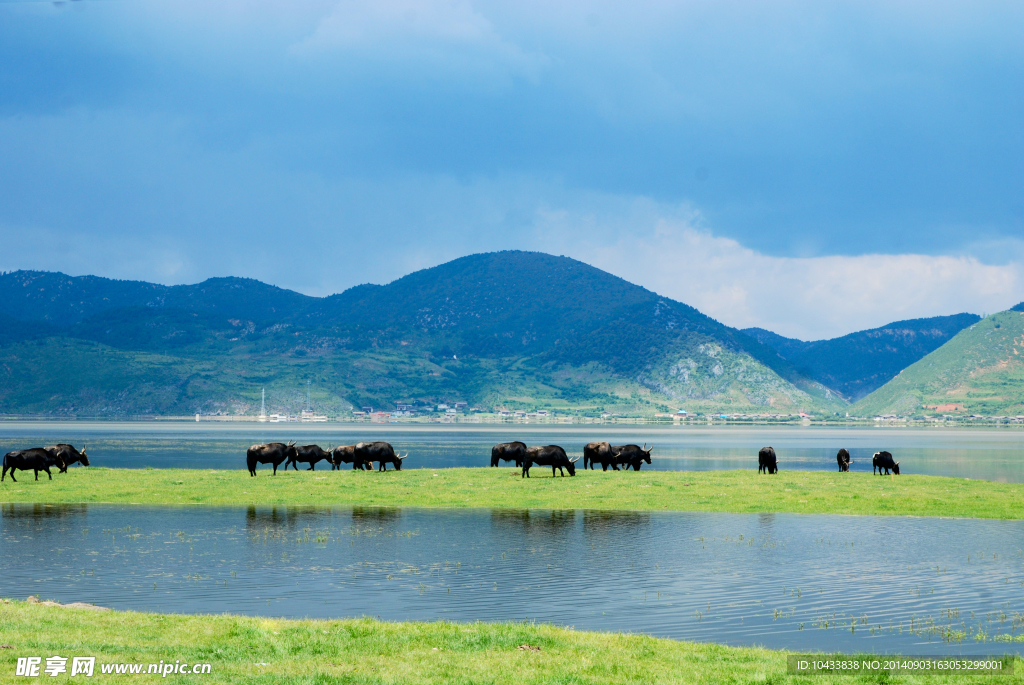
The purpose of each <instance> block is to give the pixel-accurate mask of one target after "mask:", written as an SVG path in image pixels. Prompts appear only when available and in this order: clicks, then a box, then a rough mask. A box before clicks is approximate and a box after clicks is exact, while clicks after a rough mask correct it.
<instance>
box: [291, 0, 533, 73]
mask: <svg viewBox="0 0 1024 685" xmlns="http://www.w3.org/2000/svg"><path fill="white" fill-rule="evenodd" d="M337 51H348V52H355V53H358V54H362V55H373V56H375V57H377V58H378V59H381V60H384V61H395V62H401V63H404V64H405V65H406V68H408V67H409V66H411V65H415V66H417V67H419V66H421V65H424V64H426V65H428V66H429V65H435V66H443V67H444V68H446V69H452V68H454V69H455V70H456V71H465V70H469V71H474V72H475V71H487V70H488V68H489V67H494V66H501V67H504V68H511V69H512V70H513V71H516V72H519V73H523V74H525V75H528V76H530V77H536V75H537V74H538V72H539V70H540V69H542V68H543V67H544V66H545V64H546V63H547V60H546V58H545V57H544V56H543V55H541V54H539V53H535V52H527V51H525V50H523V49H521V48H520V47H519V46H518V45H517V44H516V43H515V42H513V41H511V40H509V39H508V38H506V37H504V36H502V35H501V34H500V33H499V31H498V30H497V28H496V27H495V25H494V24H493V23H492V22H491V21H490V20H489V19H488V18H487V17H485V16H484V15H483V14H482V13H480V12H478V11H477V10H476V9H475V8H474V7H473V5H472V4H471V3H470V2H468V1H467V0H386V1H382V2H355V1H353V0H342V1H341V2H339V3H338V4H337V5H336V6H335V7H334V10H333V11H332V12H331V13H330V14H329V15H328V16H326V17H325V18H323V19H322V20H321V21H320V22H319V24H318V25H317V27H316V29H315V30H314V31H313V32H312V33H311V34H310V35H309V36H307V37H306V38H304V39H303V40H301V41H299V42H297V43H296V44H295V45H293V46H292V48H291V52H292V53H293V54H296V55H299V56H303V57H315V56H317V55H323V54H330V53H334V52H337Z"/></svg>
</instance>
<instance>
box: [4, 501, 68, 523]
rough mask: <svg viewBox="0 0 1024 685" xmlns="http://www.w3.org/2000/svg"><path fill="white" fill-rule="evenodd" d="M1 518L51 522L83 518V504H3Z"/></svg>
mask: <svg viewBox="0 0 1024 685" xmlns="http://www.w3.org/2000/svg"><path fill="white" fill-rule="evenodd" d="M0 506H2V511H3V517H4V518H9V519H32V520H36V521H52V520H55V519H64V518H69V517H76V516H85V514H86V513H87V512H88V505H85V504H10V503H7V504H3V505H0Z"/></svg>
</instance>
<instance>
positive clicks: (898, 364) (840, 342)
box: [743, 314, 981, 401]
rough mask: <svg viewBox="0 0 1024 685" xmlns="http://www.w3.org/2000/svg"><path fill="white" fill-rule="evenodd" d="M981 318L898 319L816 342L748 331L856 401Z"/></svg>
mask: <svg viewBox="0 0 1024 685" xmlns="http://www.w3.org/2000/svg"><path fill="white" fill-rule="evenodd" d="M980 320H981V317H980V316H978V315H977V314H955V315H953V316H936V317H932V318H929V319H910V320H908V321H894V322H893V323H890V324H887V325H885V326H882V327H880V328H872V329H870V330H865V331H857V332H855V333H850V334H849V335H844V336H842V337H839V338H833V339H831V340H816V341H813V342H804V341H802V340H794V339H793V338H784V337H782V336H781V335H777V334H775V333H772V332H771V331H766V330H764V329H761V328H749V329H746V330H744V331H743V332H744V333H747V334H748V335H750V336H752V337H754V338H757V339H758V340H760V341H761V342H763V343H765V344H766V345H768V346H770V347H771V348H773V349H774V350H776V351H777V352H778V353H779V354H780V355H782V356H783V357H784V358H785V359H787V360H789V361H790V362H792V363H793V366H794V367H796V368H797V369H798V370H799V371H800V372H802V373H803V374H804V375H806V376H808V377H810V378H813V379H815V380H817V381H818V382H819V383H822V384H823V385H826V386H828V387H830V388H832V389H833V390H837V391H839V392H840V393H842V394H843V396H844V397H846V398H847V399H849V400H851V401H857V400H859V399H861V398H863V397H865V396H866V395H868V394H869V393H871V392H873V391H874V390H876V389H878V388H880V387H881V386H882V385H884V384H885V383H887V382H889V381H890V380H892V379H893V378H895V377H896V374H898V373H899V372H900V371H902V370H903V369H905V368H907V367H908V366H910V365H911V364H913V363H914V362H916V361H917V360H918V359H921V358H922V357H924V356H925V355H926V354H928V353H930V352H932V351H933V350H936V349H938V348H939V347H940V346H941V345H943V344H944V343H945V342H946V341H947V340H950V339H951V338H952V337H953V336H954V335H956V334H957V333H959V332H960V331H962V330H963V329H965V328H967V327H968V326H970V325H972V324H975V323H977V322H978V321H980Z"/></svg>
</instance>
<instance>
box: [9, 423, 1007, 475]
mask: <svg viewBox="0 0 1024 685" xmlns="http://www.w3.org/2000/svg"><path fill="white" fill-rule="evenodd" d="M288 440H295V441H296V442H297V443H298V444H300V445H302V444H311V443H316V444H320V445H321V446H323V447H328V446H330V445H341V444H351V443H354V442H359V441H361V440H387V441H389V442H391V443H392V444H393V445H394V446H395V449H397V450H400V451H401V452H402V453H403V454H404V453H405V452H409V454H410V457H409V459H408V460H407V461H406V468H442V467H446V466H485V465H487V464H488V463H489V460H490V449H491V446H492V445H494V444H495V443H497V442H506V441H510V440H522V441H523V442H526V443H528V444H534V445H536V444H560V445H562V446H563V447H565V448H566V451H567V452H568V453H569V454H570V456H581V455H582V451H583V445H585V444H586V443H588V442H590V441H592V440H608V441H609V442H612V443H613V444H625V443H636V444H638V445H642V444H644V443H645V442H646V443H647V444H648V445H650V444H653V445H654V453H653V458H654V463H653V465H652V466H651V467H647V466H646V465H645V466H644V468H655V469H665V470H694V471H704V470H715V469H756V468H757V450H758V449H759V448H760V447H762V446H764V445H772V446H773V447H774V448H775V451H776V453H777V454H778V457H779V466H780V468H782V469H784V470H832V469H836V458H835V457H836V452H837V451H838V450H839V448H840V447H845V448H847V449H848V450H850V454H851V456H852V457H853V464H852V465H851V470H852V471H860V472H870V471H871V455H872V454H873V453H874V452H877V451H879V450H883V449H884V450H888V451H890V452H892V453H893V455H894V456H895V458H896V459H897V460H899V461H900V462H901V464H900V468H901V469H902V470H903V472H904V473H923V474H930V475H938V476H955V477H959V478H976V479H983V480H995V481H1008V482H1016V483H1022V482H1024V430H1022V429H1021V428H1017V427H1002V428H994V427H992V428H980V429H965V428H952V427H928V428H904V427H895V426H893V427H859V426H858V427H834V426H735V427H733V426H724V427H723V426H710V427H709V426H706V425H700V426H697V425H682V426H666V425H611V424H604V425H524V424H480V425H466V424H456V425H454V426H441V425H423V424H419V425H417V424H368V423H362V424H340V423H334V424H266V423H264V424H259V423H224V424H213V423H187V422H173V423H172V422H145V423H144V422H138V423H127V422H126V423H108V422H84V421H82V422H75V421H69V422H27V421H26V422H14V421H11V422H4V423H0V454H2V453H6V452H8V451H10V450H13V449H23V448H25V447H32V446H40V445H44V444H52V443H54V442H71V443H73V444H75V445H77V446H79V447H81V446H82V445H83V444H84V445H86V446H87V447H88V450H89V455H90V459H91V460H92V463H93V464H95V465H97V466H111V467H120V468H144V467H154V468H168V467H177V468H215V469H242V468H245V450H246V448H248V447H249V446H250V445H252V444H254V443H260V442H272V441H288ZM318 468H325V466H324V464H323V463H321V465H320V466H318Z"/></svg>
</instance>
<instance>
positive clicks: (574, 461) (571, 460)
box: [569, 457, 580, 464]
mask: <svg viewBox="0 0 1024 685" xmlns="http://www.w3.org/2000/svg"><path fill="white" fill-rule="evenodd" d="M579 460H580V458H579V457H576V458H575V459H570V460H569V463H570V464H575V463H576V462H578V461H579Z"/></svg>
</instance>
